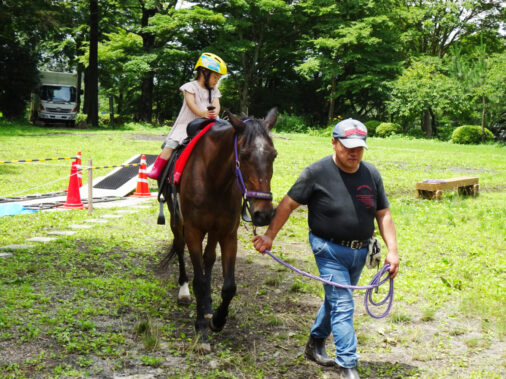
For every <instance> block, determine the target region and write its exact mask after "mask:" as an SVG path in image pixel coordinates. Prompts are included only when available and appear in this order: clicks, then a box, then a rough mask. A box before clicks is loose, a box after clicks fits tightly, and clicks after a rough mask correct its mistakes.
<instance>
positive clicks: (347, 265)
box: [309, 233, 367, 368]
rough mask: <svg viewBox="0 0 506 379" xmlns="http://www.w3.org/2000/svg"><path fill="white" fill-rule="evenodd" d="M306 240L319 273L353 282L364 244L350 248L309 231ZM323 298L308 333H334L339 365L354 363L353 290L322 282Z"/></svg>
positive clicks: (361, 262) (320, 335) (361, 264)
mask: <svg viewBox="0 0 506 379" xmlns="http://www.w3.org/2000/svg"><path fill="white" fill-rule="evenodd" d="M309 243H310V244H311V248H312V249H313V253H314V257H315V260H316V265H317V266H318V270H319V271H320V276H321V277H322V278H323V279H327V280H330V281H333V282H336V283H339V284H346V285H350V284H351V285H356V284H357V283H358V280H359V278H360V274H361V273H362V269H363V268H364V264H365V257H366V255H367V247H366V248H362V249H358V250H356V249H352V248H349V247H344V246H341V245H337V244H335V243H332V242H330V241H327V240H324V239H323V238H320V237H317V236H315V235H314V234H312V233H309ZM323 287H324V289H325V300H324V301H323V304H322V306H321V307H320V310H319V311H318V314H317V315H316V320H315V322H314V324H313V327H312V328H311V335H312V336H314V337H317V338H327V337H328V336H329V335H330V333H331V332H332V335H333V336H334V345H335V346H336V362H337V364H338V365H339V366H341V367H348V368H352V367H356V366H357V359H358V358H359V355H358V354H357V336H356V335H355V330H354V329H353V311H354V303H353V291H352V290H350V289H342V288H337V287H334V286H331V285H328V284H324V285H323Z"/></svg>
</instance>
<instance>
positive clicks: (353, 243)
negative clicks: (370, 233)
mask: <svg viewBox="0 0 506 379" xmlns="http://www.w3.org/2000/svg"><path fill="white" fill-rule="evenodd" d="M350 247H351V248H352V249H360V248H361V247H362V241H357V240H354V241H351V243H350Z"/></svg>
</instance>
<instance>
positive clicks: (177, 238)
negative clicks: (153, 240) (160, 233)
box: [167, 204, 191, 305]
mask: <svg viewBox="0 0 506 379" xmlns="http://www.w3.org/2000/svg"><path fill="white" fill-rule="evenodd" d="M167 206H168V208H169V211H170V216H171V222H170V228H171V230H172V234H173V235H174V241H173V242H172V247H171V252H170V253H169V256H172V255H174V254H177V260H178V264H179V280H178V283H179V293H178V295H177V303H178V305H189V304H190V303H191V296H190V289H189V287H188V276H187V275H186V266H185V263H184V246H185V241H184V233H183V224H182V223H181V221H180V222H178V224H177V225H174V223H173V222H172V218H173V217H175V215H174V210H173V209H172V206H171V205H170V204H167Z"/></svg>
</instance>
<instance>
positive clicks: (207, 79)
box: [202, 70, 213, 104]
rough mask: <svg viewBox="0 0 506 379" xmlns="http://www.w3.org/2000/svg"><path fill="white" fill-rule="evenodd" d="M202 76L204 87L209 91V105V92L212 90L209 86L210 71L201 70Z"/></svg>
mask: <svg viewBox="0 0 506 379" xmlns="http://www.w3.org/2000/svg"><path fill="white" fill-rule="evenodd" d="M202 74H203V75H204V85H205V86H206V88H207V90H208V91H209V104H211V91H212V90H213V89H212V88H211V87H210V86H209V77H210V76H211V71H209V70H202Z"/></svg>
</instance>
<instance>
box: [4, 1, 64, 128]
mask: <svg viewBox="0 0 506 379" xmlns="http://www.w3.org/2000/svg"><path fill="white" fill-rule="evenodd" d="M57 15H58V12H57V9H56V8H55V7H54V6H53V4H52V2H50V1H49V0H33V1H32V0H30V1H29V0H16V1H13V0H4V1H1V2H0V67H1V70H0V111H1V112H2V113H3V115H4V116H5V117H9V118H13V117H20V116H22V115H23V114H24V111H25V109H26V102H27V100H28V99H29V98H30V92H31V91H32V90H33V89H34V88H35V87H36V85H37V83H38V77H37V61H38V53H37V42H38V41H39V40H40V39H42V38H44V37H45V36H46V35H47V34H48V33H49V32H50V31H51V30H53V29H54V28H55V27H56V25H57V21H56V16H57Z"/></svg>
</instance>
